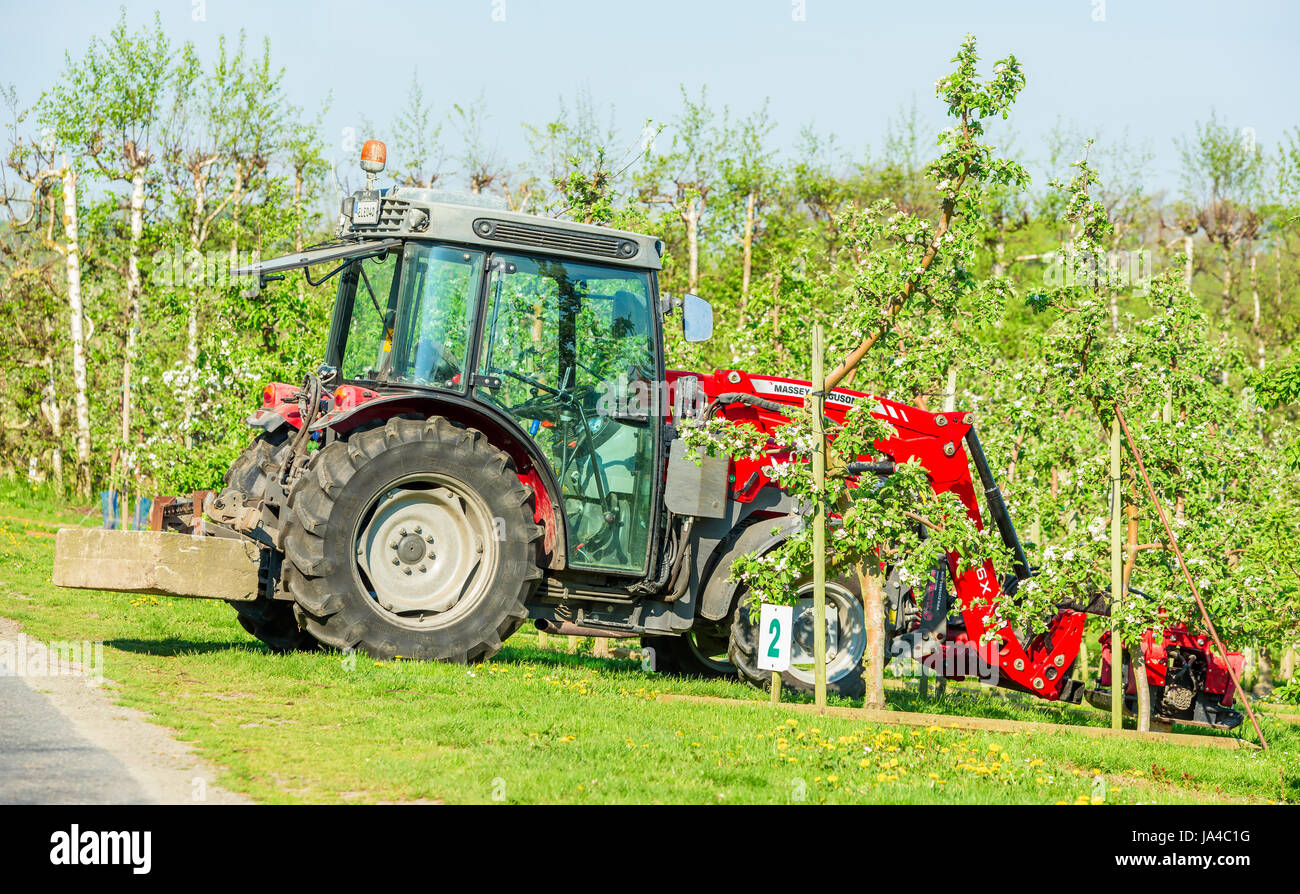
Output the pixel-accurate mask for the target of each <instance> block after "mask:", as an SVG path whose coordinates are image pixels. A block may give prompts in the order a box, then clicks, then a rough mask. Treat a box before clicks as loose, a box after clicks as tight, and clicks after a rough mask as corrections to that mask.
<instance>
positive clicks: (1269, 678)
mask: <svg viewBox="0 0 1300 894" xmlns="http://www.w3.org/2000/svg"><path fill="white" fill-rule="evenodd" d="M1252 688H1253V691H1254V694H1255V695H1257V696H1259V697H1260V698H1266V697H1268V696H1270V695H1272V694H1273V656H1272V655H1270V654H1269V651H1268V647H1267V646H1262V647H1261V648H1260V650H1259V675H1258V677H1257V679H1256V680H1255V685H1254V687H1252Z"/></svg>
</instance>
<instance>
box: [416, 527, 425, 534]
mask: <svg viewBox="0 0 1300 894" xmlns="http://www.w3.org/2000/svg"><path fill="white" fill-rule="evenodd" d="M415 533H417V534H423V533H424V528H422V527H420V526H419V525H416V526H415Z"/></svg>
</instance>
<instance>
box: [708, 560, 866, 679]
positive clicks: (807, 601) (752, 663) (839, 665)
mask: <svg viewBox="0 0 1300 894" xmlns="http://www.w3.org/2000/svg"><path fill="white" fill-rule="evenodd" d="M796 586H797V587H798V590H799V595H800V597H801V606H796V608H795V611H794V616H795V626H796V628H798V627H799V626H800V622H799V619H800V615H801V610H802V611H804V612H807V613H808V615H811V600H812V595H811V593H812V577H811V575H808V576H806V577H804V578H801V579H800V580H799V581H798V582H797V584H796ZM748 598H749V597H748V593H747V592H744V591H742V592H741V593H740V595H739V596H738V598H737V600H736V607H735V608H734V609H733V610H732V614H731V643H730V647H729V648H728V651H727V655H728V657H729V658H730V659H731V663H732V665H733V666H735V668H736V673H737V674H739V675H740V678H741V679H742V680H744V681H745V682H747V683H749V684H751V685H753V686H757V687H759V688H760V689H767V688H769V687H770V686H771V685H772V671H767V670H760V669H759V667H758V650H759V640H760V636H759V631H758V618H757V615H758V610H757V609H755V611H754V617H753V618H751V616H750V610H749V608H748V607H746V606H745V602H746V601H747V600H748ZM832 612H834V613H835V614H836V621H837V631H838V634H839V635H838V636H837V637H836V640H837V644H838V646H839V649H838V650H837V651H836V653H835V654H834V655H828V656H827V662H826V691H827V692H828V693H830V694H832V695H838V696H841V697H842V698H850V699H857V698H862V696H863V693H864V692H866V685H865V683H864V682H863V679H862V656H863V654H864V653H865V651H866V649H865V646H866V627H865V623H864V618H863V613H862V596H861V593H860V590H859V586H858V582H857V580H856V579H854V578H844V579H841V580H834V581H832V580H828V581H826V614H827V617H828V618H829V616H830V614H831V613H832ZM806 626H807V630H806V631H804V632H805V633H806V636H805V637H804V638H805V639H807V640H808V642H807V643H804V651H806V652H807V654H809V655H811V654H812V642H811V640H812V627H811V625H806ZM781 685H782V686H783V687H786V688H789V689H792V690H794V691H796V692H802V693H807V694H809V695H811V694H813V691H814V688H815V687H814V677H813V668H812V666H811V665H810V666H808V667H802V666H801V667H796V666H794V665H791V666H790V669H789V670H786V671H784V672H782V674H781Z"/></svg>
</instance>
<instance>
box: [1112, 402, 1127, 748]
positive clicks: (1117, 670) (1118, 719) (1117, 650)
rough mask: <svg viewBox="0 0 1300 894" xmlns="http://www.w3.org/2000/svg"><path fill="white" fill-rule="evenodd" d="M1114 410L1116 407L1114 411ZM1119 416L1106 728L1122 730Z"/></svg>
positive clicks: (1114, 434) (1114, 437)
mask: <svg viewBox="0 0 1300 894" xmlns="http://www.w3.org/2000/svg"><path fill="white" fill-rule="evenodd" d="M1116 410H1117V411H1118V407H1117V408H1116ZM1122 499H1123V495H1122V492H1121V490H1120V460H1119V416H1118V413H1117V415H1116V417H1115V418H1114V419H1112V420H1111V423H1110V728H1111V729H1123V728H1124V688H1125V687H1124V643H1123V641H1122V637H1121V636H1120V632H1119V613H1120V601H1121V598H1122V596H1123V590H1124V555H1123V552H1122V548H1121V544H1122V543H1123V532H1122V531H1121V530H1120V528H1121V522H1120V509H1121V506H1120V503H1121V501H1122Z"/></svg>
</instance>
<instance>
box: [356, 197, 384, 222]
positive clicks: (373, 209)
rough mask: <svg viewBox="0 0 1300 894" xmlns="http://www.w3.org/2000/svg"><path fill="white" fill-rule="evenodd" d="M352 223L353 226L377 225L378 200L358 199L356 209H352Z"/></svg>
mask: <svg viewBox="0 0 1300 894" xmlns="http://www.w3.org/2000/svg"><path fill="white" fill-rule="evenodd" d="M352 222H353V223H354V224H377V223H379V200H378V199H358V200H357V204H356V207H355V208H353V209H352Z"/></svg>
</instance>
